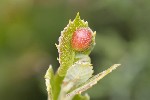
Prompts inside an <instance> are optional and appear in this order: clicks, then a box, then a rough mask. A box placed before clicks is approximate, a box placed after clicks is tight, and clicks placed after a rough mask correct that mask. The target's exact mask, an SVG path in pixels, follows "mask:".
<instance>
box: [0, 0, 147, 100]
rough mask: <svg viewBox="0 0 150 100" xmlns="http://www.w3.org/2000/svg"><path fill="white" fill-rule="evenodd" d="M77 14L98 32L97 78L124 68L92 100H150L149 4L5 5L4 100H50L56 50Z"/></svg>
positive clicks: (0, 6) (30, 1)
mask: <svg viewBox="0 0 150 100" xmlns="http://www.w3.org/2000/svg"><path fill="white" fill-rule="evenodd" d="M77 12H80V16H81V18H82V19H84V20H87V21H88V22H89V26H90V27H91V28H92V30H93V31H95V30H96V31H97V36H96V43H97V44H96V47H95V48H94V50H93V52H92V54H91V55H90V56H91V58H92V63H93V66H94V70H95V74H96V73H98V72H100V71H103V70H104V69H106V68H108V67H110V66H111V65H113V64H115V63H121V64H122V66H121V67H120V68H118V69H117V70H115V71H114V72H113V73H111V74H110V75H108V76H107V77H105V78H104V79H102V80H101V81H100V82H99V83H98V84H97V85H96V86H94V87H93V88H91V89H90V90H88V91H87V92H88V93H89V95H90V96H91V100H149V99H150V1H149V0H0V100H46V99H47V93H46V90H45V88H46V87H45V83H44V74H45V72H46V69H47V68H48V66H49V64H52V65H53V68H54V69H55V70H56V69H57V68H58V66H59V63H58V61H57V60H56V59H57V57H58V53H57V49H56V47H55V45H54V44H55V43H58V37H59V36H60V31H62V30H63V28H64V27H66V25H67V24H68V20H69V19H72V20H73V19H74V17H75V15H76V13H77Z"/></svg>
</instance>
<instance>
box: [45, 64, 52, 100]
mask: <svg viewBox="0 0 150 100" xmlns="http://www.w3.org/2000/svg"><path fill="white" fill-rule="evenodd" d="M53 77H54V72H53V69H52V66H51V65H50V66H49V68H48V70H47V72H46V75H45V83H46V87H47V92H48V100H53Z"/></svg>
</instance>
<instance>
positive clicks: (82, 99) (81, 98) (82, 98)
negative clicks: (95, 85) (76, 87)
mask: <svg viewBox="0 0 150 100" xmlns="http://www.w3.org/2000/svg"><path fill="white" fill-rule="evenodd" d="M72 100H90V97H89V95H88V94H85V95H84V96H82V95H81V94H77V95H75V96H74V98H73V99H72Z"/></svg>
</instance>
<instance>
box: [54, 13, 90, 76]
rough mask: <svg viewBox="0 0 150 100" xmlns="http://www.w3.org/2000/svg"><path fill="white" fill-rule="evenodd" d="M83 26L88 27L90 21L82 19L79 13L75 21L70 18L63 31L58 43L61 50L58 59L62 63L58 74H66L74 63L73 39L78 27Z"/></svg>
mask: <svg viewBox="0 0 150 100" xmlns="http://www.w3.org/2000/svg"><path fill="white" fill-rule="evenodd" d="M81 27H83V28H87V27H88V23H87V22H84V21H83V20H81V19H80V16H79V13H78V14H77V16H76V18H75V19H74V20H73V21H71V20H70V21H69V24H68V25H67V27H65V28H64V30H63V31H62V32H61V36H60V37H59V45H57V49H58V52H59V59H58V60H59V63H60V67H59V69H58V74H59V75H60V76H65V74H66V72H67V70H68V68H69V67H70V66H72V65H73V63H74V58H75V51H74V50H73V48H72V47H71V39H72V35H73V33H74V32H75V31H76V29H78V28H81Z"/></svg>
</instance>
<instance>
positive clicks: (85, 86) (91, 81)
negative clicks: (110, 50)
mask: <svg viewBox="0 0 150 100" xmlns="http://www.w3.org/2000/svg"><path fill="white" fill-rule="evenodd" d="M118 66H120V64H114V65H113V66H111V67H110V68H108V69H107V70H105V71H103V72H101V73H99V74H97V75H95V76H93V77H92V78H90V79H89V80H88V81H87V82H85V83H83V84H82V85H81V86H79V87H77V88H76V89H74V90H72V91H71V92H69V93H68V94H67V96H74V95H76V94H81V93H82V92H84V91H86V90H87V89H89V88H91V87H92V86H93V85H95V84H97V82H98V81H99V80H101V79H102V78H103V77H105V76H106V75H107V74H109V73H111V72H112V71H113V70H115V69H116V68H117V67H118Z"/></svg>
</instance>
